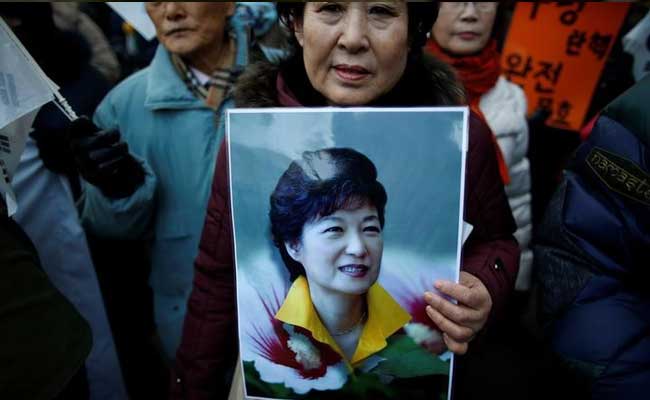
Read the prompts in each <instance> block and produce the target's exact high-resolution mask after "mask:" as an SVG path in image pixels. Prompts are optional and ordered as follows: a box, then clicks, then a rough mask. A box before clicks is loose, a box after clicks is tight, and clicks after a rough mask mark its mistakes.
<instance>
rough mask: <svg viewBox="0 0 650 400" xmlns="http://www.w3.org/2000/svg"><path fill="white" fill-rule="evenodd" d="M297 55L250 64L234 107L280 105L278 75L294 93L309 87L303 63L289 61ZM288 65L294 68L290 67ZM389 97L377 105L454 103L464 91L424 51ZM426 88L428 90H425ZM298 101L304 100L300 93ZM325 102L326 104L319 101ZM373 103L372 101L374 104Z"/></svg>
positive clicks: (458, 102) (446, 68) (238, 87)
mask: <svg viewBox="0 0 650 400" xmlns="http://www.w3.org/2000/svg"><path fill="white" fill-rule="evenodd" d="M295 57H296V56H293V60H292V59H291V58H290V59H289V60H287V61H284V62H282V63H280V64H272V63H270V62H267V61H262V62H258V63H255V64H252V65H250V66H249V67H248V68H247V69H246V71H245V72H244V73H243V74H242V75H241V76H240V78H239V80H238V82H237V84H236V86H235V90H234V93H233V97H234V98H235V104H236V106H237V107H247V108H258V107H259V108H264V107H279V106H282V104H280V101H279V100H278V85H277V77H278V74H279V73H282V74H283V77H284V80H285V82H286V83H287V86H288V87H289V89H290V90H291V91H292V92H293V93H295V94H299V93H304V92H307V91H309V90H310V88H306V87H305V83H303V82H308V81H307V80H306V74H305V72H304V67H302V66H301V67H299V68H298V69H297V70H296V68H295V67H291V65H296V64H300V65H301V63H296V60H295ZM290 68H293V69H291V70H290V71H289V69H290ZM396 88H399V90H394V91H393V92H397V93H391V96H390V98H388V99H386V102H385V103H384V104H381V103H380V104H376V105H377V106H398V107H399V106H404V107H409V106H455V105H462V104H463V103H464V91H463V88H462V85H461V84H460V83H459V81H458V80H457V78H456V74H455V73H454V71H453V70H452V69H451V67H449V66H448V65H447V64H445V63H443V62H442V61H439V60H438V59H436V58H434V57H432V56H430V55H427V54H425V55H423V56H422V57H421V58H420V59H419V60H418V61H416V62H412V63H410V65H408V66H407V70H406V71H405V73H404V78H403V79H402V80H401V81H400V82H399V83H398V84H397V86H396ZM425 88H427V90H424V89H425ZM296 100H298V102H299V103H300V104H307V103H308V102H306V101H305V99H303V98H302V97H301V96H300V95H298V96H297V99H296ZM322 105H325V104H322ZM373 105H374V104H373Z"/></svg>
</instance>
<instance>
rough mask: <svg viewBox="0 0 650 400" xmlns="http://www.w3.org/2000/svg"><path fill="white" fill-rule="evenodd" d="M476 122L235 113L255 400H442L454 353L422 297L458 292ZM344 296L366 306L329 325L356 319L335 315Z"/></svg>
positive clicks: (245, 346)
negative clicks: (437, 290)
mask: <svg viewBox="0 0 650 400" xmlns="http://www.w3.org/2000/svg"><path fill="white" fill-rule="evenodd" d="M467 117H468V109H467V108H465V107H458V108H441V109H434V108H421V109H420V108H408V109H367V108H361V109H355V108H349V109H332V108H326V109H305V108H300V109H292V108H284V109H248V110H230V111H229V112H228V116H227V125H226V126H227V135H228V141H227V142H228V145H229V155H230V157H229V160H230V182H231V190H230V193H231V205H232V214H233V229H234V238H235V258H236V278H237V304H238V319H239V323H238V327H239V339H240V340H239V343H240V355H241V360H242V364H241V368H242V370H241V371H243V373H242V375H243V378H241V379H242V380H243V387H244V389H245V396H246V398H247V399H307V398H308V399H321V400H322V399H359V400H361V399H412V400H419V399H422V400H423V399H431V398H435V399H441V398H448V396H449V393H450V382H451V371H452V366H453V357H452V355H451V353H449V352H448V351H447V350H446V347H445V345H444V342H443V340H442V336H441V333H440V331H439V330H438V329H437V327H436V326H435V324H434V323H433V322H432V321H431V319H430V318H429V317H428V316H427V315H426V313H425V312H424V309H425V303H424V300H423V294H424V292H425V291H427V290H432V287H433V282H434V281H435V280H438V279H445V280H450V281H457V280H458V275H459V270H460V250H461V245H462V240H463V237H464V234H463V215H462V210H463V199H464V165H465V154H466V148H467V129H468V125H467ZM298 237H299V239H298ZM321 289H323V290H321ZM339 295H344V296H345V297H346V298H347V296H348V295H349V296H350V298H354V299H356V300H358V301H359V302H360V303H359V304H362V309H363V310H364V311H361V312H358V313H357V314H361V315H360V316H355V318H354V321H348V322H349V323H348V322H346V323H345V324H343V321H338V320H337V318H336V317H333V318H332V316H333V315H350V313H348V312H347V311H346V312H344V313H343V314H337V313H336V312H334V311H332V310H331V309H329V308H328V307H327V306H326V304H334V303H335V301H333V300H332V298H334V297H337V296H339ZM349 311H351V310H349ZM357 311H359V310H357ZM332 319H333V320H334V322H332ZM326 321H327V322H326ZM330 323H334V324H337V323H341V324H342V325H347V327H346V328H344V329H335V328H333V327H329V328H328V327H326V326H327V325H328V324H330ZM350 338H352V339H350ZM348 341H351V343H348Z"/></svg>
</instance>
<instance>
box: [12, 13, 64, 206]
mask: <svg viewBox="0 0 650 400" xmlns="http://www.w3.org/2000/svg"><path fill="white" fill-rule="evenodd" d="M57 89H58V88H57V87H56V85H54V84H53V83H52V82H51V81H50V80H49V79H48V78H47V76H46V75H45V73H44V72H43V71H42V70H41V68H40V67H39V66H38V64H36V62H35V61H34V59H33V58H32V57H31V56H30V55H29V53H28V52H27V50H25V48H24V47H23V45H22V44H21V43H20V41H19V40H18V39H17V38H16V36H15V35H14V34H13V32H12V31H11V29H10V28H9V27H8V26H7V24H5V22H4V21H3V20H2V18H0V194H2V195H3V196H4V197H5V200H6V204H7V211H8V212H9V215H12V214H13V213H14V212H15V211H16V203H15V196H14V194H13V192H12V190H11V186H10V185H9V183H10V182H11V178H12V176H13V174H14V171H15V170H16V167H17V166H18V162H19V161H20V155H21V154H22V152H23V150H24V149H25V142H26V141H27V135H28V134H29V132H30V131H31V128H32V123H33V122H34V118H36V114H37V113H38V110H39V109H40V108H41V106H43V105H44V104H45V103H47V102H49V101H52V100H54V96H55V92H56V90H57ZM57 94H58V93H57Z"/></svg>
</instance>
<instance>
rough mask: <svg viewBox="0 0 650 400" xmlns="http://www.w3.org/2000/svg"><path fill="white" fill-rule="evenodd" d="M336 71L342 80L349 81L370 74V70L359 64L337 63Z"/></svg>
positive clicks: (360, 78)
mask: <svg viewBox="0 0 650 400" xmlns="http://www.w3.org/2000/svg"><path fill="white" fill-rule="evenodd" d="M334 71H336V75H337V76H338V77H339V78H340V79H341V80H343V81H347V82H357V81H360V80H362V79H364V78H365V77H367V76H368V75H370V71H368V70H367V69H365V68H363V67H360V66H357V65H346V64H339V65H335V66H334Z"/></svg>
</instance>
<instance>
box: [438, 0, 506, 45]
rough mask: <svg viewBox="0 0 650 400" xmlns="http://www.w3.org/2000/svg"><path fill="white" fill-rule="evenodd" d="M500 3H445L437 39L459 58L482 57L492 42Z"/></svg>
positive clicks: (442, 8) (439, 20)
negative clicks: (484, 50)
mask: <svg viewBox="0 0 650 400" xmlns="http://www.w3.org/2000/svg"><path fill="white" fill-rule="evenodd" d="M497 5H498V3H497V2H458V3H457V2H441V3H440V12H439V13H438V19H436V23H435V24H434V25H433V30H432V33H433V38H434V39H435V41H436V42H437V43H438V45H439V46H440V47H441V48H443V49H444V50H446V51H448V52H450V53H452V54H457V55H462V56H464V55H470V54H474V53H478V52H480V51H481V50H483V48H484V47H485V45H486V44H487V43H488V41H489V40H490V35H491V34H492V27H493V26H494V19H495V17H496V11H497Z"/></svg>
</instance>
